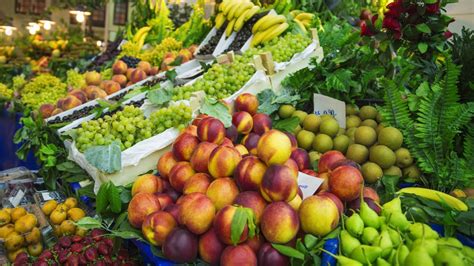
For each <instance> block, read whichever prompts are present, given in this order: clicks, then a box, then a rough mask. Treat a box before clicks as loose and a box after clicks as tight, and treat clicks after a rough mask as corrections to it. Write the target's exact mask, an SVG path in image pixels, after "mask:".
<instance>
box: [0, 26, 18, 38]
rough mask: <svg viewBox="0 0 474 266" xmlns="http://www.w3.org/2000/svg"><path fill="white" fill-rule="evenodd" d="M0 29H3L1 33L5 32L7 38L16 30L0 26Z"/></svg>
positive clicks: (11, 27)
mask: <svg viewBox="0 0 474 266" xmlns="http://www.w3.org/2000/svg"><path fill="white" fill-rule="evenodd" d="M0 28H2V29H3V31H4V32H5V35H7V36H12V34H13V31H14V30H16V28H15V27H13V26H0Z"/></svg>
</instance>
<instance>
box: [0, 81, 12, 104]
mask: <svg viewBox="0 0 474 266" xmlns="http://www.w3.org/2000/svg"><path fill="white" fill-rule="evenodd" d="M12 97H13V90H11V89H9V88H8V87H7V85H5V84H3V83H0V100H2V99H3V100H11V98H12Z"/></svg>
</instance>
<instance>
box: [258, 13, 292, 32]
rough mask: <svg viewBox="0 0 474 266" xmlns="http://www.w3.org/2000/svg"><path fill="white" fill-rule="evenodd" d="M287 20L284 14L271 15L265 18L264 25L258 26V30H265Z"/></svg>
mask: <svg viewBox="0 0 474 266" xmlns="http://www.w3.org/2000/svg"><path fill="white" fill-rule="evenodd" d="M283 22H286V18H285V16H283V15H271V17H270V18H269V19H267V20H265V21H264V22H263V23H262V25H260V27H259V28H258V31H265V30H267V29H269V28H271V27H272V26H274V25H277V24H281V23H283Z"/></svg>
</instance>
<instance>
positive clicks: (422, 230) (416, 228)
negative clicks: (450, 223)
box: [408, 223, 439, 240]
mask: <svg viewBox="0 0 474 266" xmlns="http://www.w3.org/2000/svg"><path fill="white" fill-rule="evenodd" d="M408 231H409V232H408V235H409V236H410V238H411V239H413V240H415V239H418V238H425V239H438V238H439V235H438V233H436V231H434V230H433V229H431V227H430V226H429V225H427V224H423V223H414V224H411V225H410V227H409V228H408Z"/></svg>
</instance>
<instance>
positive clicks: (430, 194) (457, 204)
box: [397, 187, 468, 211]
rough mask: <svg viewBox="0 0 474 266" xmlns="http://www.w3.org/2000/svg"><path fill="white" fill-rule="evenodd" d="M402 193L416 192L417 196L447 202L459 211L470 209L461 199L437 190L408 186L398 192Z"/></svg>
mask: <svg viewBox="0 0 474 266" xmlns="http://www.w3.org/2000/svg"><path fill="white" fill-rule="evenodd" d="M400 193H406V194H415V195H417V196H420V197H423V198H426V199H430V200H433V201H436V202H445V203H446V204H447V205H449V206H450V207H452V208H454V209H456V210H458V211H467V209H468V207H467V205H466V204H465V203H464V202H462V201H461V200H459V199H457V198H455V197H453V196H451V195H448V194H446V193H443V192H441V191H437V190H432V189H428V188H420V187H407V188H403V189H400V190H399V191H398V192H397V194H400Z"/></svg>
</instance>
